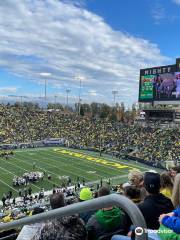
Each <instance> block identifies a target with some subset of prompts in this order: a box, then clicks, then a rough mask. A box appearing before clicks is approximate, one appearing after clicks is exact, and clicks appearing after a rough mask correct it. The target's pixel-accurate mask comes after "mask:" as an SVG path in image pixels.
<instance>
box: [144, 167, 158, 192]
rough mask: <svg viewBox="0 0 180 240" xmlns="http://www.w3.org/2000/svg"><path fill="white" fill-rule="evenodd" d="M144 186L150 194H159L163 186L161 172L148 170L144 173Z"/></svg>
mask: <svg viewBox="0 0 180 240" xmlns="http://www.w3.org/2000/svg"><path fill="white" fill-rule="evenodd" d="M144 187H145V189H146V191H147V192H148V194H159V192H160V188H161V180H160V175H159V173H155V172H146V173H145V175H144Z"/></svg>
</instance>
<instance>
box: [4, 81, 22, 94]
mask: <svg viewBox="0 0 180 240" xmlns="http://www.w3.org/2000/svg"><path fill="white" fill-rule="evenodd" d="M1 81H2V80H1ZM17 89H18V87H13V86H7V87H0V94H12V93H16V92H17Z"/></svg>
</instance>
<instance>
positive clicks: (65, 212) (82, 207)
mask: <svg viewBox="0 0 180 240" xmlns="http://www.w3.org/2000/svg"><path fill="white" fill-rule="evenodd" d="M110 206H117V207H120V208H121V209H123V210H124V211H125V212H126V213H127V214H128V215H129V217H130V218H131V220H132V223H133V225H134V226H135V228H137V227H141V228H142V229H143V230H145V229H147V227H146V223H145V220H144V217H143V215H142V213H141V211H140V210H139V208H138V207H137V206H136V205H135V204H134V203H133V202H132V201H131V200H129V199H128V198H126V197H124V196H122V195H119V194H111V195H108V196H104V197H99V198H96V199H92V200H88V201H84V202H79V203H74V204H72V205H68V206H66V207H62V208H58V209H54V210H51V211H48V212H45V213H41V214H38V215H34V216H31V217H26V218H22V219H19V220H15V221H13V222H9V223H2V224H0V231H5V230H8V229H15V228H17V227H20V226H23V225H25V224H32V223H36V222H41V221H45V220H47V219H51V218H55V217H59V216H61V217H63V216H71V215H73V214H78V213H82V212H87V211H91V210H97V209H100V208H105V207H110ZM136 240H147V233H146V231H142V233H141V235H139V234H138V235H136Z"/></svg>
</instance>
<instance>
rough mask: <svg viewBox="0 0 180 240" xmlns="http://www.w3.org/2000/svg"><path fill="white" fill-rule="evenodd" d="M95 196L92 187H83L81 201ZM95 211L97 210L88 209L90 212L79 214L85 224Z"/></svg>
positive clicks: (80, 195)
mask: <svg viewBox="0 0 180 240" xmlns="http://www.w3.org/2000/svg"><path fill="white" fill-rule="evenodd" d="M92 198H93V193H92V191H91V189H90V188H88V187H85V188H83V189H81V191H80V194H79V201H80V202H83V201H87V200H90V199H92ZM94 213H95V211H88V212H83V213H80V214H79V217H80V218H81V219H82V220H83V221H84V222H85V224H86V223H87V222H88V220H89V219H90V217H91V216H92V215H93V214H94Z"/></svg>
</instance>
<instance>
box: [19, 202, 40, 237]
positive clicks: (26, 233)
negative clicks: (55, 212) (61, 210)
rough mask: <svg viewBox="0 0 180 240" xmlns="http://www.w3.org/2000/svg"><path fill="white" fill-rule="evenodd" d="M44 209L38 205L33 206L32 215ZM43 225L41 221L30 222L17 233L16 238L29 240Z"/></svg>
mask: <svg viewBox="0 0 180 240" xmlns="http://www.w3.org/2000/svg"><path fill="white" fill-rule="evenodd" d="M43 212H44V210H43V209H42V208H40V207H36V208H34V210H33V212H32V215H36V214H39V213H43ZM42 227H43V224H42V222H39V223H35V224H31V225H25V226H24V227H23V228H22V229H21V232H20V233H19V235H18V237H17V240H31V239H33V237H34V236H35V235H36V234H37V232H38V231H40V229H41V228H42Z"/></svg>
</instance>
